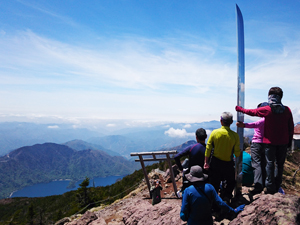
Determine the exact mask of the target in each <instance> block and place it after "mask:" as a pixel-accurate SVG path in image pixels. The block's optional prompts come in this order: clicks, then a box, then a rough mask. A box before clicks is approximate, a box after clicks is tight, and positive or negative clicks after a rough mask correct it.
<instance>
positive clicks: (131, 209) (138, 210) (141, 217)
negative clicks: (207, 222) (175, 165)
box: [59, 172, 300, 225]
mask: <svg viewBox="0 0 300 225" xmlns="http://www.w3.org/2000/svg"><path fill="white" fill-rule="evenodd" d="M157 178H159V179H160V180H161V181H164V178H163V176H162V174H158V173H155V172H154V173H152V174H151V176H150V179H157ZM179 184H180V182H178V184H177V185H178V186H179ZM162 185H163V187H164V189H163V191H162V201H161V202H160V203H158V204H156V205H152V204H151V203H152V200H151V199H150V198H149V190H148V188H147V185H146V184H145V183H142V184H141V185H140V186H139V188H137V189H136V190H134V191H132V192H131V193H130V194H129V195H128V196H127V197H125V198H124V199H121V200H118V201H116V202H114V203H113V204H111V205H108V206H106V207H105V208H103V207H99V208H94V209H91V210H90V211H87V212H86V213H85V214H84V215H82V216H81V217H80V218H77V219H75V220H73V221H72V222H69V221H68V220H67V219H68V218H67V219H66V220H65V222H66V223H64V224H65V225H150V224H151V225H153V224H170V225H186V224H187V223H186V222H184V221H182V220H181V219H180V216H179V215H180V209H181V201H182V199H178V198H176V197H175V195H174V193H173V192H174V191H173V188H172V187H171V186H170V185H168V184H167V183H166V181H165V182H164V183H163V184H162ZM242 193H243V196H242V197H241V199H240V200H238V201H237V202H236V203H234V204H233V205H231V206H232V207H233V208H235V207H237V206H238V205H241V204H246V206H245V209H244V211H243V212H241V213H240V214H239V215H238V216H237V217H236V218H235V219H234V220H232V221H230V220H227V219H224V220H222V221H218V222H217V221H214V225H227V224H230V225H240V224H244V225H246V224H247V225H252V224H253V225H254V224H255V225H256V224H257V225H258V224H259V225H262V224H266V225H273V224H274V225H275V224H278V225H285V224H287V225H290V224H291V225H292V224H293V225H294V224H300V198H299V196H295V195H282V194H280V193H276V194H274V195H269V194H268V195H266V194H263V193H261V194H257V195H254V196H251V198H250V195H249V193H248V188H246V187H243V188H242ZM62 224H63V221H62V220H61V221H60V223H59V225H62Z"/></svg>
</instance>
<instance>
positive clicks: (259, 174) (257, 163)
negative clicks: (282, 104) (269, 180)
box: [236, 102, 269, 194]
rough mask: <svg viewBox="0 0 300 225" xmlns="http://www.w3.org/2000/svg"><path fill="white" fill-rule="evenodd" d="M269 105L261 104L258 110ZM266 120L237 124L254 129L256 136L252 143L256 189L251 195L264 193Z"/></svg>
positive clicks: (251, 191)
mask: <svg viewBox="0 0 300 225" xmlns="http://www.w3.org/2000/svg"><path fill="white" fill-rule="evenodd" d="M267 105H269V104H268V103H267V102H263V103H260V104H259V105H258V106H257V108H259V107H264V106H267ZM264 124H265V118H261V119H260V120H258V121H256V122H253V123H243V122H237V123H236V126H237V127H245V128H254V135H253V138H252V143H251V166H252V168H253V173H254V188H252V189H250V191H249V192H250V193H252V194H257V193H260V192H262V190H263V188H264V186H265V179H266V169H265V166H266V159H265V150H264V144H263V137H264Z"/></svg>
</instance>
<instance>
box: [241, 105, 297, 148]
mask: <svg viewBox="0 0 300 225" xmlns="http://www.w3.org/2000/svg"><path fill="white" fill-rule="evenodd" d="M236 111H238V112H242V113H245V114H247V115H249V116H259V117H264V118H265V126H264V138H263V143H265V144H272V145H285V144H289V143H290V142H291V141H292V139H293V134H294V120H293V115H292V112H291V110H290V108H289V107H287V106H285V110H284V112H283V113H279V114H275V113H273V112H272V109H271V107H270V106H264V107H260V108H257V109H244V108H242V107H239V106H237V107H236Z"/></svg>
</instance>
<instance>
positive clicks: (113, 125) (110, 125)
mask: <svg viewBox="0 0 300 225" xmlns="http://www.w3.org/2000/svg"><path fill="white" fill-rule="evenodd" d="M115 126H117V125H116V124H114V123H109V124H107V125H106V127H115Z"/></svg>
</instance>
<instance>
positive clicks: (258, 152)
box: [251, 142, 266, 190]
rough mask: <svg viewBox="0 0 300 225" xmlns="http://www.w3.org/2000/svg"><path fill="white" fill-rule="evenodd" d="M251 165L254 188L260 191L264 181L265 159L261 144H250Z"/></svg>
mask: <svg viewBox="0 0 300 225" xmlns="http://www.w3.org/2000/svg"><path fill="white" fill-rule="evenodd" d="M251 165H252V167H253V173H254V185H255V187H256V188H258V189H261V190H262V189H263V188H264V186H265V179H266V158H265V149H264V144H263V143H256V142H252V144H251Z"/></svg>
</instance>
